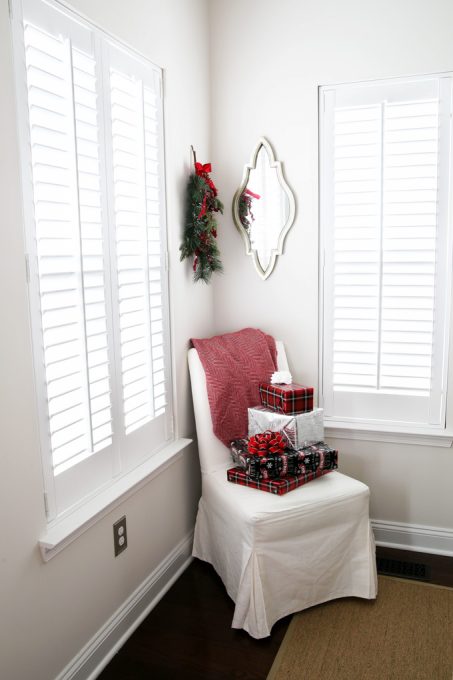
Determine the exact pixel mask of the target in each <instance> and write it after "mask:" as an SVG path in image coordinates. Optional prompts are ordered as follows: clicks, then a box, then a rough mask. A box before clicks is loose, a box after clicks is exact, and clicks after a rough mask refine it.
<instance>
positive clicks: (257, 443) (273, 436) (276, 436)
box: [248, 430, 286, 456]
mask: <svg viewBox="0 0 453 680" xmlns="http://www.w3.org/2000/svg"><path fill="white" fill-rule="evenodd" d="M285 448H286V442H285V440H284V439H283V437H282V435H281V434H280V432H270V431H269V430H268V431H267V432H262V433H261V434H256V435H254V436H253V437H250V439H249V443H248V450H249V453H253V454H255V455H257V456H265V455H267V454H268V453H279V454H282V453H283V452H284V450H285Z"/></svg>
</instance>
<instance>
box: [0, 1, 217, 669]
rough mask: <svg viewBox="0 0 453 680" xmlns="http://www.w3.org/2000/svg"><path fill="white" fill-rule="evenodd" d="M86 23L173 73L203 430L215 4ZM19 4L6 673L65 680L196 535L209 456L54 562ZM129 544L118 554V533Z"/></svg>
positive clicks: (5, 429) (1, 191)
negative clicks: (22, 129)
mask: <svg viewBox="0 0 453 680" xmlns="http://www.w3.org/2000/svg"><path fill="white" fill-rule="evenodd" d="M73 5H74V6H75V7H76V8H77V9H79V10H80V11H81V12H82V13H84V14H85V15H86V16H87V17H89V18H90V19H92V20H94V21H95V22H98V23H99V24H100V25H102V26H103V27H105V28H106V29H107V30H109V31H111V32H112V33H114V34H116V35H117V36H119V37H120V38H122V39H123V40H124V41H126V42H127V43H129V44H130V45H132V46H133V47H135V48H136V49H138V50H139V51H141V52H142V53H143V54H145V55H147V56H148V57H149V58H150V59H151V60H152V61H154V62H155V63H157V64H158V65H160V66H162V67H163V68H164V71H165V88H166V92H165V123H166V130H167V137H166V157H167V178H168V181H167V199H168V227H169V241H170V244H169V245H170V283H171V293H172V299H171V305H172V320H173V344H174V357H175V369H176V370H175V375H176V399H177V403H176V408H177V425H178V429H179V433H180V435H181V436H187V435H191V434H192V433H193V431H194V426H193V422H192V415H191V406H190V399H189V385H188V376H187V361H186V349H187V342H188V338H190V337H191V336H192V335H194V336H205V335H209V334H210V332H211V331H212V304H213V297H212V288H210V287H207V286H196V287H194V286H193V285H192V283H191V271H190V264H187V265H186V264H183V265H181V264H180V263H179V253H178V247H179V243H180V235H181V229H182V224H183V219H182V216H183V187H184V183H185V177H186V173H187V170H188V164H189V161H190V155H189V150H190V144H194V146H195V147H196V148H197V150H198V152H199V156H200V158H206V159H208V157H209V150H210V147H209V141H210V140H209V67H208V63H209V60H208V44H207V35H208V23H207V22H208V14H207V10H206V2H205V0H128V2H123V1H121V0H75V1H74V2H73ZM13 84H14V82H13V67H12V50H11V41H10V25H9V17H8V2H7V0H0V206H1V208H0V223H1V229H0V310H1V311H0V314H1V319H2V323H1V333H0V376H1V380H0V392H1V402H0V403H1V408H0V419H1V422H0V433H1V435H0V436H1V440H0V447H1V474H0V509H1V512H0V515H1V518H2V526H3V529H2V532H1V534H0V536H1V538H0V677H1V678H2V679H4V680H52V678H54V677H55V676H56V675H57V674H58V673H59V672H60V671H61V670H62V668H63V667H64V666H65V665H66V664H67V663H68V662H69V661H70V660H71V659H72V658H73V657H74V655H75V654H76V653H77V652H78V651H79V650H80V649H81V648H82V647H83V645H84V644H85V643H86V642H87V641H88V640H89V639H90V638H91V636H92V635H94V634H95V633H96V632H97V631H98V630H99V629H100V628H101V626H102V625H103V624H104V623H105V622H106V621H107V620H108V619H109V617H110V616H111V615H112V614H113V613H114V612H115V610H116V609H117V608H118V607H119V606H120V605H121V604H122V603H123V602H124V601H125V600H126V599H127V597H128V596H129V595H131V593H132V592H133V591H134V590H135V588H137V586H138V585H139V584H140V583H141V582H142V581H143V580H144V579H145V578H146V577H147V576H148V575H149V574H150V573H151V572H152V571H153V569H154V568H155V567H156V566H157V565H158V564H159V563H160V562H161V561H162V560H163V559H164V558H165V557H166V556H167V555H168V553H169V552H170V551H171V550H172V549H173V548H174V547H175V546H176V545H177V544H178V542H179V541H181V540H182V539H183V538H184V537H185V536H186V535H187V534H188V533H189V532H190V530H191V529H192V527H193V521H194V515H195V509H196V501H197V498H198V494H199V472H198V467H197V460H196V450H195V447H192V448H191V449H189V450H186V451H185V452H184V455H183V458H182V459H181V460H180V461H178V462H177V463H176V464H175V465H173V466H172V467H170V468H168V469H167V470H166V471H165V472H164V473H163V474H162V475H160V476H158V477H157V478H155V479H153V480H152V481H151V482H150V483H149V484H148V485H147V486H145V487H144V488H142V489H141V490H140V491H139V492H138V493H137V494H136V495H134V496H133V497H131V498H129V499H128V500H127V501H126V502H125V503H124V504H123V505H121V506H120V507H118V508H117V509H116V510H115V511H114V512H112V513H111V514H110V515H108V516H107V517H105V518H104V519H103V520H101V521H100V522H99V523H98V524H96V525H95V526H94V527H92V528H91V529H89V530H88V531H87V532H86V533H84V534H83V535H82V536H81V537H80V538H78V539H77V540H76V541H75V542H74V543H72V544H71V545H70V546H69V547H67V548H66V549H65V550H63V552H61V553H60V554H59V555H57V556H56V557H54V558H53V559H52V560H51V561H50V562H49V563H47V564H43V563H42V561H41V558H40V555H39V551H38V547H37V539H38V537H39V536H40V534H42V533H43V531H44V529H45V525H46V520H45V515H44V505H43V496H42V476H41V466H40V454H39V449H38V436H37V428H36V414H35V402H34V393H33V384H32V364H31V351H30V338H29V326H28V311H27V297H26V296H27V290H26V283H25V269H24V243H23V233H22V220H21V199H20V184H19V167H18V152H17V141H16V129H15V108H14V106H15V105H14V87H13ZM124 513H125V514H126V516H127V522H128V538H129V547H128V549H127V550H126V552H124V553H123V554H122V555H121V556H120V557H119V558H117V559H115V558H114V557H113V540H112V523H113V521H114V520H116V519H117V518H118V517H120V516H121V515H122V514H124Z"/></svg>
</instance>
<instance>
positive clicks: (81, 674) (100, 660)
mask: <svg viewBox="0 0 453 680" xmlns="http://www.w3.org/2000/svg"><path fill="white" fill-rule="evenodd" d="M192 541H193V532H190V534H189V535H188V536H186V537H185V538H184V539H183V540H182V541H181V542H180V543H179V544H178V545H177V546H176V547H175V548H174V549H173V550H172V551H171V553H170V554H169V555H167V557H166V558H165V559H164V560H163V561H162V562H161V563H160V564H159V566H158V567H157V569H155V570H154V571H153V572H152V573H151V574H150V575H149V576H148V577H147V578H146V579H145V580H144V581H143V583H141V584H140V585H139V587H138V588H137V589H136V590H135V591H134V592H133V593H132V595H131V596H130V597H129V598H128V599H127V600H126V601H125V602H124V603H123V604H122V605H121V607H119V609H117V611H116V612H115V613H114V614H113V616H112V617H111V618H110V619H109V620H108V621H107V622H106V623H105V624H104V625H103V626H102V628H100V629H99V630H98V632H97V633H96V634H95V635H94V636H93V637H92V638H91V640H89V642H88V643H87V644H86V645H85V647H83V649H81V650H80V652H79V653H78V654H77V655H76V656H75V657H74V658H73V659H72V661H70V663H69V664H68V665H67V666H66V668H64V669H63V671H62V672H61V673H60V674H59V675H58V677H57V678H56V679H55V680H94V679H95V678H97V676H98V675H99V674H100V673H101V671H102V670H103V669H104V668H105V666H106V665H107V664H108V662H109V661H110V660H111V659H112V657H113V656H114V655H115V654H116V653H117V652H118V650H119V649H120V648H121V647H122V646H123V644H124V643H125V642H126V640H127V639H128V638H129V637H130V636H131V635H132V633H133V632H134V630H135V629H136V628H137V627H138V626H139V625H140V623H141V622H142V621H143V619H145V618H146V616H148V614H149V612H150V611H151V610H152V609H153V608H154V607H155V606H156V604H157V603H158V602H159V600H160V599H161V598H162V597H163V596H164V595H165V593H166V592H167V590H169V588H170V587H171V586H172V585H173V583H174V582H175V581H176V579H177V578H178V577H179V576H180V575H181V574H182V572H183V571H184V570H185V569H186V568H187V567H188V566H189V564H190V562H191V561H192V556H191V554H192Z"/></svg>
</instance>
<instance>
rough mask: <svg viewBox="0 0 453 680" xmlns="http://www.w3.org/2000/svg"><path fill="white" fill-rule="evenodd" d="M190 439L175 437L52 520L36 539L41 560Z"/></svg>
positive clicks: (139, 484)
mask: <svg viewBox="0 0 453 680" xmlns="http://www.w3.org/2000/svg"><path fill="white" fill-rule="evenodd" d="M191 443H192V439H177V440H176V441H174V442H171V443H170V444H168V446H166V447H165V448H164V449H162V450H161V451H159V452H158V453H156V454H155V455H154V456H152V457H151V458H149V459H148V460H146V461H145V462H144V463H142V464H141V465H139V466H138V467H136V468H135V469H134V470H131V471H130V472H128V473H127V474H126V475H124V476H122V477H121V478H120V479H118V480H117V481H116V482H115V483H114V484H112V485H111V486H109V487H108V488H107V489H104V490H103V491H101V492H100V493H99V494H97V495H96V496H95V497H94V498H92V499H90V500H89V501H88V502H87V503H85V504H84V505H83V506H82V507H80V508H78V509H77V510H76V511H74V512H72V513H71V514H70V515H68V516H66V517H64V518H62V519H59V520H55V522H54V523H52V524H51V525H49V528H48V529H47V531H46V533H45V534H44V535H43V536H42V537H41V538H40V539H39V541H38V544H39V547H40V550H41V554H42V558H43V560H44V562H48V561H49V560H50V559H51V558H52V557H54V556H55V555H57V554H58V553H59V552H60V551H61V550H63V548H65V547H66V546H67V545H69V544H70V543H72V541H74V540H75V539H76V538H78V536H80V535H81V534H83V533H84V532H85V531H86V530H87V529H89V528H90V527H91V526H93V524H95V523H96V522H98V521H99V520H100V519H101V518H102V517H105V515H107V514H108V513H109V512H111V510H113V509H114V508H115V507H117V506H118V505H120V503H123V502H124V501H125V500H126V498H128V497H129V496H131V495H132V494H134V493H136V491H138V489H140V488H141V487H142V486H144V485H145V484H147V483H148V482H149V481H150V480H151V479H153V477H156V476H157V475H159V474H160V473H161V472H163V471H164V470H165V469H166V468H168V467H169V466H170V465H172V464H173V463H175V462H176V461H177V460H178V459H179V458H180V457H181V456H182V452H183V449H185V448H186V447H187V446H189V444H191Z"/></svg>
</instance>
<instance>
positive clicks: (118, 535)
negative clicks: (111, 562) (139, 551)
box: [113, 515, 127, 557]
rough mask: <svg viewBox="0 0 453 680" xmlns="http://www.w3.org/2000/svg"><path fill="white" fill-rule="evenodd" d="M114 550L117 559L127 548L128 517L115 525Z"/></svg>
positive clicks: (124, 516) (122, 518)
mask: <svg viewBox="0 0 453 680" xmlns="http://www.w3.org/2000/svg"><path fill="white" fill-rule="evenodd" d="M113 548H114V551H115V557H118V555H119V554H120V553H122V552H123V550H126V548H127V531H126V515H123V517H121V519H119V520H118V521H117V522H115V524H114V525H113Z"/></svg>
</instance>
